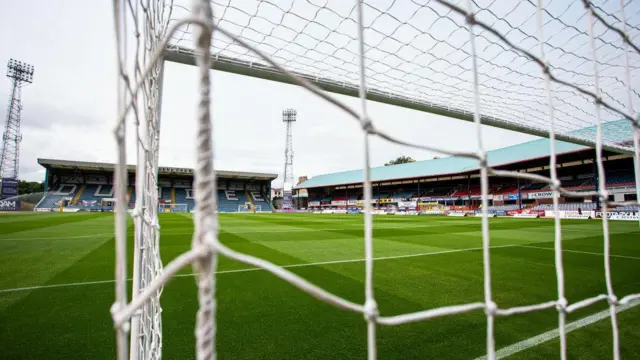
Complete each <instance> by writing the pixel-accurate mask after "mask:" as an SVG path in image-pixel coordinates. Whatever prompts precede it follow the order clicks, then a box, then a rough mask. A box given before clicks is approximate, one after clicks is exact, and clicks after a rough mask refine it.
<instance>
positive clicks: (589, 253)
mask: <svg viewBox="0 0 640 360" xmlns="http://www.w3.org/2000/svg"><path fill="white" fill-rule="evenodd" d="M517 246H519V247H524V248H532V249H542V250H551V251H555V249H554V248H547V247H543V246H532V245H517ZM562 252H570V253H576V254H587V255H598V256H604V254H603V253H596V252H589V251H579V250H567V249H562ZM609 256H610V257H616V258H622V259H634V260H640V257H638V256H630V255H609Z"/></svg>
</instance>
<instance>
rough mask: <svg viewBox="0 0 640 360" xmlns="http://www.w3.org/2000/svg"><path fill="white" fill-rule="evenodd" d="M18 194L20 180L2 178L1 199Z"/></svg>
mask: <svg viewBox="0 0 640 360" xmlns="http://www.w3.org/2000/svg"><path fill="white" fill-rule="evenodd" d="M16 196H18V180H16V179H2V195H1V196H0V199H2V200H4V199H9V198H14V197H16Z"/></svg>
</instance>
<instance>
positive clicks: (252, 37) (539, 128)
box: [168, 0, 640, 145]
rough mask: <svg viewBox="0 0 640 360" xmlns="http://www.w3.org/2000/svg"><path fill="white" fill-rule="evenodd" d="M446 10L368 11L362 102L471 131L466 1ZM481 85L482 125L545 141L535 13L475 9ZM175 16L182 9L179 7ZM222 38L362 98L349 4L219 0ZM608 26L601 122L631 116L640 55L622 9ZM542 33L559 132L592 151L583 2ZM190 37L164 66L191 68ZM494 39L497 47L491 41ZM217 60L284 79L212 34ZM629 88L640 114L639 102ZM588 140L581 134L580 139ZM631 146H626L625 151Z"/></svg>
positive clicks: (431, 5) (555, 7) (603, 40)
mask: <svg viewBox="0 0 640 360" xmlns="http://www.w3.org/2000/svg"><path fill="white" fill-rule="evenodd" d="M452 3H456V5H453V4H451V5H452V6H447V5H446V4H442V3H441V2H440V1H434V0H432V1H428V0H421V1H416V0H411V1H389V0H385V1H366V2H364V4H363V11H365V14H366V17H365V21H364V23H363V26H362V29H363V32H364V39H365V40H364V52H365V55H364V56H365V67H366V71H367V96H368V97H370V98H374V99H377V100H380V101H384V102H388V103H392V104H397V105H400V106H406V107H412V108H417V109H421V110H426V111H432V112H435V113H440V114H445V115H447V116H452V117H459V118H464V119H467V120H473V112H474V106H473V103H472V102H471V101H469V100H470V99H473V96H474V88H473V84H472V82H470V81H469V79H471V77H472V76H473V62H472V58H473V56H472V54H471V51H470V46H469V44H470V40H469V37H468V36H467V32H466V28H465V18H464V16H460V15H459V14H460V12H461V11H464V9H466V5H465V4H464V1H453V2H452ZM473 3H474V7H475V8H476V15H475V19H476V20H477V21H478V22H482V25H480V26H476V31H477V34H476V40H475V42H476V56H475V59H476V61H477V69H478V71H477V74H478V76H479V77H480V82H479V84H478V86H479V90H480V91H481V92H482V93H483V96H482V98H481V103H482V110H483V111H482V115H483V123H484V124H495V123H498V124H500V125H501V126H505V127H510V128H516V129H519V130H520V131H526V132H530V133H534V134H538V135H541V134H546V132H547V131H548V126H549V119H548V116H547V93H546V91H545V85H544V76H543V74H542V73H541V72H540V65H541V64H540V63H539V55H540V53H539V50H538V38H537V28H538V27H537V16H536V7H537V4H536V1H534V0H526V1H525V0H523V1H509V0H476V1H474V2H473ZM176 4H180V1H176ZM211 5H212V7H213V9H214V14H216V22H217V24H218V26H220V27H221V28H224V29H226V30H228V31H229V32H231V33H232V34H234V35H235V36H237V38H238V39H240V40H242V41H243V42H246V44H247V45H250V46H251V47H252V48H253V49H257V50H260V51H261V52H263V53H264V54H265V55H267V56H269V57H270V58H271V59H273V60H274V61H276V62H277V63H278V64H280V65H281V66H282V67H283V68H284V69H285V70H287V71H289V72H293V73H296V74H297V75H299V76H302V77H305V78H306V79H307V80H309V81H311V82H314V83H316V84H318V85H320V86H321V87H324V88H327V89H330V90H332V91H337V92H341V93H348V94H351V95H357V92H358V83H359V80H358V79H359V70H358V67H359V56H358V44H359V42H358V38H357V24H358V22H357V16H356V15H357V12H356V8H355V2H353V1H344V0H326V1H310V0H298V1H292V0H247V1H230V0H212V1H211ZM625 6H626V8H627V10H628V11H629V12H630V13H631V14H632V15H633V16H632V17H630V19H629V20H628V24H627V28H628V34H629V36H630V38H631V39H635V38H636V37H637V36H638V35H639V34H640V19H639V17H638V16H635V15H636V12H637V8H636V7H634V6H633V4H632V2H630V1H629V2H627V3H626V5H625ZM598 10H599V14H600V16H602V17H603V19H604V20H605V21H606V23H605V22H597V23H596V24H595V28H594V32H595V35H594V37H595V40H596V47H597V50H598V53H599V54H601V56H600V57H599V59H598V65H599V66H600V70H599V72H600V76H599V78H600V93H601V94H602V100H603V109H602V110H603V119H604V121H608V120H616V119H621V118H624V117H625V116H627V115H628V113H627V112H626V111H625V108H626V106H627V89H626V83H625V80H624V79H625V71H626V69H629V70H630V71H631V75H632V76H631V80H632V81H633V82H634V84H638V78H637V77H638V75H639V74H640V54H638V53H636V52H632V53H630V54H628V57H629V66H628V67H627V66H626V65H625V58H626V56H627V55H626V54H625V45H624V44H623V42H622V41H621V39H622V38H621V37H620V35H619V34H618V33H617V32H616V31H615V30H613V29H611V28H609V27H607V25H609V24H610V25H611V26H614V27H618V28H622V24H621V22H620V16H621V15H620V14H619V13H620V11H619V10H620V8H619V4H617V2H616V1H604V2H603V3H602V4H600V6H599V7H598ZM174 14H175V16H174V19H180V18H182V17H183V16H188V14H189V8H188V7H183V6H180V5H176V7H175V11H174ZM543 17H544V18H543V24H544V27H545V29H546V32H547V34H548V36H547V38H546V39H545V47H546V48H547V52H546V59H547V60H548V61H549V63H550V73H551V74H552V76H553V80H554V81H555V82H558V83H560V82H561V83H563V85H562V86H557V87H556V88H555V89H554V91H553V92H552V98H553V101H554V108H555V114H554V117H555V122H556V126H555V128H556V132H557V134H558V135H559V137H562V136H572V137H576V138H581V139H588V140H593V139H594V138H595V134H594V129H595V127H594V126H595V124H596V116H595V114H594V112H593V111H591V110H590V109H593V103H594V100H593V96H591V95H593V94H594V92H595V87H594V84H593V77H594V68H593V66H592V61H591V59H592V56H591V50H590V46H589V39H590V38H589V34H588V30H587V28H586V26H585V24H586V22H587V18H586V12H585V11H584V8H583V4H582V2H581V1H565V0H545V1H544V4H543ZM192 29H194V27H183V28H181V29H179V30H178V31H176V32H175V33H174V34H173V36H172V39H171V46H170V50H171V54H169V55H168V58H169V59H171V60H175V61H181V62H187V63H189V62H192V60H191V59H192V56H191V54H192V53H193V44H192V42H191V31H192ZM496 34H499V36H496ZM211 52H212V53H213V54H214V55H215V56H216V63H215V64H214V66H216V67H217V68H220V69H223V70H226V71H233V72H238V73H241V74H248V75H252V76H259V77H265V78H275V79H282V77H283V76H279V75H281V74H282V71H278V70H276V69H274V68H273V67H272V66H271V64H269V63H268V62H267V61H265V60H264V59H263V58H261V57H260V56H259V55H258V54H256V53H255V52H253V51H251V50H250V49H249V48H247V47H245V46H243V45H242V44H241V43H240V42H238V41H233V40H231V39H230V38H228V37H226V36H224V35H223V34H222V33H221V32H216V33H214V40H213V42H212V47H211ZM633 89H635V86H632V91H631V95H632V96H633V99H632V100H633V102H634V104H635V105H639V101H640V98H639V96H638V93H637V91H636V90H633ZM589 126H591V127H592V128H591V131H588V130H587V133H584V130H582V129H584V128H588V127H589ZM627 129H628V128H624V127H623V128H621V129H619V130H618V133H616V130H615V129H612V130H610V132H611V133H610V134H606V136H607V137H606V138H605V144H606V145H614V144H615V143H616V142H618V140H619V139H620V138H621V137H622V136H621V135H624V132H625V131H627ZM627 145H629V144H627Z"/></svg>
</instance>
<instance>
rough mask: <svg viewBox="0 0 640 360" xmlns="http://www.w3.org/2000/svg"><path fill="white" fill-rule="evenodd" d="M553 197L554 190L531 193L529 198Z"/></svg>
mask: <svg viewBox="0 0 640 360" xmlns="http://www.w3.org/2000/svg"><path fill="white" fill-rule="evenodd" d="M552 197H553V191H543V192H536V193H529V199H550V198H552Z"/></svg>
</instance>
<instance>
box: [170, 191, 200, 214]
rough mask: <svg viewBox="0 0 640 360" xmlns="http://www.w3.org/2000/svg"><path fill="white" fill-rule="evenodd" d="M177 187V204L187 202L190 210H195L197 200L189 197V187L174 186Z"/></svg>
mask: <svg viewBox="0 0 640 360" xmlns="http://www.w3.org/2000/svg"><path fill="white" fill-rule="evenodd" d="M174 189H175V203H176V204H187V209H188V210H193V208H194V206H195V202H194V201H193V199H187V189H185V188H174Z"/></svg>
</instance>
